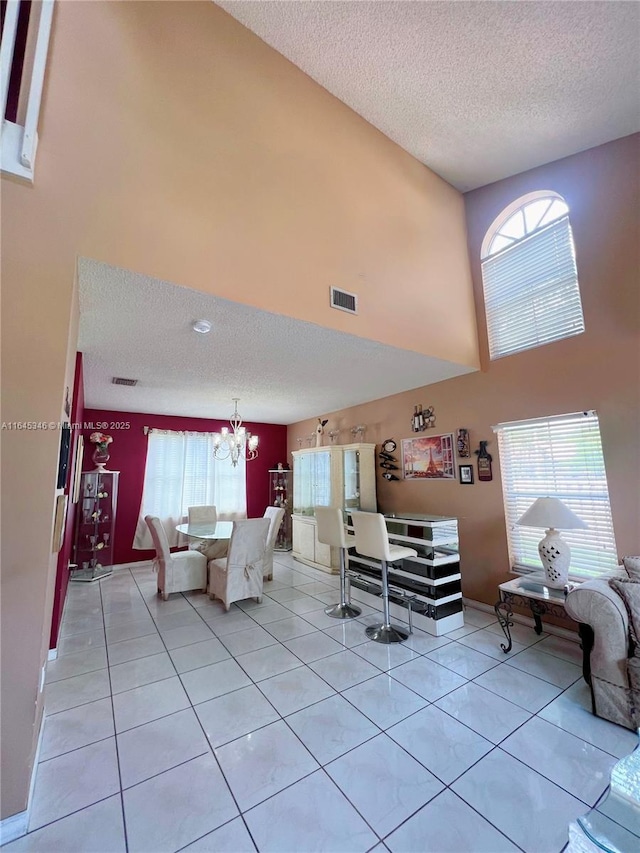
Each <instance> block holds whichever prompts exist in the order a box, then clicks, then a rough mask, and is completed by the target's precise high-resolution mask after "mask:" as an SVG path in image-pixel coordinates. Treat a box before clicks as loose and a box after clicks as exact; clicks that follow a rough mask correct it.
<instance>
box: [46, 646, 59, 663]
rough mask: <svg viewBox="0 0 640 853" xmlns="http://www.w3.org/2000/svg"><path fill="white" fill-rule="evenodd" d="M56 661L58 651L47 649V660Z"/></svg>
mask: <svg viewBox="0 0 640 853" xmlns="http://www.w3.org/2000/svg"><path fill="white" fill-rule="evenodd" d="M57 659H58V649H49V656H48V657H47V660H48V661H50V660H57Z"/></svg>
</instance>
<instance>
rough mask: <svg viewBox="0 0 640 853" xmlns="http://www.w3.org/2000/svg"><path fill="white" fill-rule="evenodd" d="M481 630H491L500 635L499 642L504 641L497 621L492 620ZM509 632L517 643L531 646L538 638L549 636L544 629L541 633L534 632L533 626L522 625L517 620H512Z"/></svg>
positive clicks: (537, 641) (502, 632)
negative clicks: (490, 623) (491, 622)
mask: <svg viewBox="0 0 640 853" xmlns="http://www.w3.org/2000/svg"><path fill="white" fill-rule="evenodd" d="M482 630H484V631H491V633H492V634H495V635H496V636H497V637H500V640H499V642H500V643H506V638H505V636H504V631H503V630H502V628H501V627H500V623H499V622H494V623H493V624H492V625H488V626H487V627H486V628H483V629H482ZM509 632H510V633H511V639H512V640H515V642H517V643H519V644H520V645H521V646H533V645H534V644H536V643H539V642H540V640H543V639H544V638H545V637H548V636H549V635H548V634H547V633H546V632H545V631H543V632H542V633H541V634H536V632H535V630H534V629H533V627H529V626H528V625H522V624H520V623H519V622H514V624H513V625H512V626H511V627H510V628H509Z"/></svg>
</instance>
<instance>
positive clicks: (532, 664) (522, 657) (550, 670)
mask: <svg viewBox="0 0 640 853" xmlns="http://www.w3.org/2000/svg"><path fill="white" fill-rule="evenodd" d="M537 648H538V646H537V645H536V646H534V647H533V648H532V649H526V651H524V652H520V654H519V655H516V656H515V657H513V658H511V659H510V660H509V661H508V663H507V664H506V666H514V667H516V669H521V670H523V671H524V672H528V673H529V675H535V676H536V677H537V678H542V679H543V680H544V681H548V682H549V683H550V684H555V686H556V687H562V688H563V689H564V688H565V687H569V685H570V684H573V683H574V681H577V680H578V679H579V678H581V677H582V670H581V669H580V667H578V666H576V665H575V664H573V663H569V662H568V661H564V660H562V659H561V658H557V657H554V656H553V655H546V654H544V653H543V652H539V651H537Z"/></svg>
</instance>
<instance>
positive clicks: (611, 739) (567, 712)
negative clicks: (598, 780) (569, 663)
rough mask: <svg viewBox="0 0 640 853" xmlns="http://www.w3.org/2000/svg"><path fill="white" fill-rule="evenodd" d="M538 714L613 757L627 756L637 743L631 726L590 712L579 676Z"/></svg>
mask: <svg viewBox="0 0 640 853" xmlns="http://www.w3.org/2000/svg"><path fill="white" fill-rule="evenodd" d="M539 716H540V717H542V718H543V719H544V720H547V721H548V722H550V723H553V724H554V725H555V726H558V727H559V728H561V729H564V731H566V732H571V734H574V735H576V736H577V737H579V738H582V739H583V740H586V741H587V742H588V743H591V744H593V745H594V746H597V747H598V748H599V749H602V750H604V751H605V752H608V753H609V754H610V755H615V756H616V758H624V756H625V755H629V754H630V753H631V752H633V750H634V749H635V747H636V746H637V744H638V735H637V734H636V733H635V732H633V731H632V730H631V729H625V728H623V727H622V726H617V725H616V724H615V723H610V722H609V721H608V720H603V719H601V718H600V717H596V716H595V715H594V714H592V713H591V693H590V691H589V688H588V686H587V685H586V684H585V682H584V681H583V680H582V679H580V681H577V682H576V683H575V684H573V685H572V686H571V687H569V688H568V690H566V691H565V692H564V693H563V694H562V695H561V696H558V698H557V699H555V700H554V701H553V702H551V704H549V705H547V707H546V708H544V709H543V710H542V711H541V712H540V714H539Z"/></svg>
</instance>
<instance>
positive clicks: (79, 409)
mask: <svg viewBox="0 0 640 853" xmlns="http://www.w3.org/2000/svg"><path fill="white" fill-rule="evenodd" d="M69 420H70V422H71V423H72V424H79V423H81V422H82V421H83V420H84V379H83V373H82V353H81V352H79V353H76V367H75V374H74V379H73V400H72V402H71V417H70V419H69ZM79 435H80V430H78V429H74V430H73V431H72V433H71V445H70V448H69V465H68V467H67V482H66V484H65V488H64V493H65V494H66V495H69V498H68V503H67V517H66V519H65V527H64V539H63V540H62V548H61V549H60V550H59V551H58V563H57V569H56V586H55V591H54V597H53V615H52V617H51V636H50V638H49V648H50V649H55V647H56V645H57V643H58V630H59V629H60V621H61V619H62V610H63V608H64V600H65V597H66V595H67V585H68V583H69V560H71V558H72V555H73V536H74V531H75V525H76V506H77V504H74V503H72V502H71V494H70V492H71V483H72V482H73V466H74V462H75V458H76V447H77V444H78V436H79ZM85 453H86V447H85Z"/></svg>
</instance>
